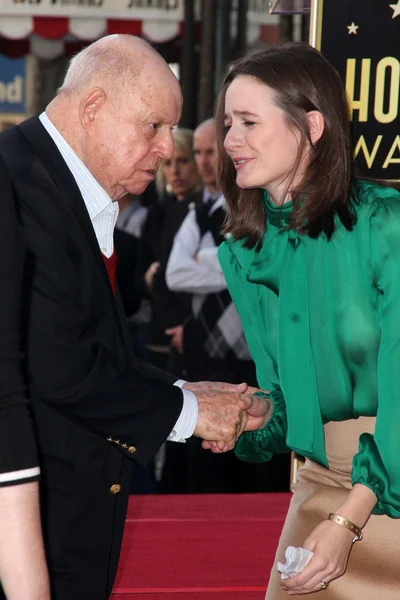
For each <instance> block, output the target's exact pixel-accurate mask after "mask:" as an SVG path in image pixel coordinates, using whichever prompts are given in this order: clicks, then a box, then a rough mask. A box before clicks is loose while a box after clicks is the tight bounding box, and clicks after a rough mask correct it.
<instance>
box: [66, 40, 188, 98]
mask: <svg viewBox="0 0 400 600" xmlns="http://www.w3.org/2000/svg"><path fill="white" fill-rule="evenodd" d="M149 68H150V69H151V70H152V71H154V72H156V73H159V74H161V76H162V77H164V79H167V80H168V83H169V84H170V85H172V86H178V82H177V80H176V77H175V76H174V74H173V73H172V71H171V70H170V69H169V67H168V65H167V63H166V62H165V61H164V59H163V58H162V57H161V56H160V55H159V54H158V52H156V51H155V50H154V48H152V47H151V46H150V44H148V43H147V42H145V41H144V40H142V39H141V38H138V37H135V36H133V35H124V34H118V35H108V36H105V37H103V38H101V39H100V40H98V41H96V42H94V43H93V44H90V46H87V47H86V48H84V49H83V50H82V51H81V52H79V53H78V54H77V55H76V56H74V58H73V59H72V60H71V62H70V65H69V67H68V70H67V73H66V75H65V79H64V82H63V84H62V86H61V88H60V89H59V94H68V95H79V94H80V93H82V92H84V91H85V90H87V89H88V88H90V87H93V86H99V87H102V88H103V89H106V90H113V94H117V92H119V94H118V95H122V94H125V92H126V88H127V87H129V86H132V84H133V83H134V82H136V81H137V80H138V79H139V78H140V77H141V76H143V74H145V76H146V77H147V76H148V73H149Z"/></svg>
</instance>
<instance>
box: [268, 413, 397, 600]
mask: <svg viewBox="0 0 400 600" xmlns="http://www.w3.org/2000/svg"><path fill="white" fill-rule="evenodd" d="M374 427H375V418H370V417H362V418H360V419H356V420H352V421H346V422H341V423H328V424H327V425H325V439H326V452H327V457H328V461H329V470H328V469H325V468H324V467H321V466H320V465H318V464H316V463H314V462H312V461H310V460H306V463H305V465H304V466H302V467H301V468H300V469H299V471H298V475H297V483H296V485H295V490H294V494H293V498H292V500H291V503H290V507H289V511H288V514H287V518H286V521H285V525H284V527H283V530H282V535H281V538H280V541H279V546H278V550H277V553H276V557H275V558H276V560H275V563H274V566H273V568H272V571H271V577H270V582H269V585H268V590H267V595H266V600H288V598H289V597H293V596H288V594H287V592H284V591H283V590H282V589H281V587H280V585H279V582H280V575H279V574H278V572H277V571H276V561H277V560H279V561H280V562H285V550H286V548H287V546H302V544H303V542H304V541H305V539H306V538H307V537H308V535H309V534H310V533H311V531H312V530H313V529H314V527H315V526H316V525H318V523H320V522H321V521H322V520H323V519H325V518H326V516H327V514H328V513H329V512H335V511H336V510H337V508H338V507H339V506H340V505H341V504H342V502H343V501H344V500H345V498H346V497H347V495H348V494H349V490H350V489H351V480H350V473H351V463H352V458H353V456H354V455H355V454H356V452H357V448H358V438H359V436H360V435H361V433H363V432H373V430H374ZM399 468H400V457H399ZM316 594H317V597H318V598H321V600H400V519H390V518H389V517H386V516H384V515H383V516H375V515H372V516H371V518H370V519H369V521H368V523H367V525H366V526H365V528H364V539H363V540H362V541H361V542H356V543H355V544H353V547H352V550H351V553H350V558H349V562H348V567H347V570H346V573H345V574H344V575H343V576H342V577H340V578H339V579H335V580H334V581H332V582H331V583H330V585H329V588H328V589H327V590H321V591H319V592H316ZM307 596H311V594H305V595H302V596H296V597H298V598H299V599H300V598H304V597H307ZM313 597H315V594H313Z"/></svg>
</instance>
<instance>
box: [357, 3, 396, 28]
mask: <svg viewBox="0 0 400 600" xmlns="http://www.w3.org/2000/svg"><path fill="white" fill-rule="evenodd" d="M399 2H400V0H399ZM359 27H360V26H359V25H356V24H355V23H354V21H353V22H352V24H351V25H347V29H348V30H349V35H351V34H352V33H354V35H357V29H358V28H359Z"/></svg>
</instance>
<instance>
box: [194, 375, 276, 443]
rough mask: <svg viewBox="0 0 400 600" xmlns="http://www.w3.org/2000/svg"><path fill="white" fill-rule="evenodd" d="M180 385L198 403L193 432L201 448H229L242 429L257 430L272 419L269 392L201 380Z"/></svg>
mask: <svg viewBox="0 0 400 600" xmlns="http://www.w3.org/2000/svg"><path fill="white" fill-rule="evenodd" d="M183 387H184V389H187V390H190V391H191V392H194V393H195V394H196V397H197V400H198V403H199V414H198V419H197V424H196V428H195V430H194V434H193V435H195V436H197V437H200V438H202V439H203V440H204V441H203V443H202V446H203V448H205V449H206V450H211V451H212V452H214V453H216V454H217V453H221V452H226V451H227V450H232V448H234V447H235V444H236V442H237V440H238V439H239V436H240V435H241V434H242V433H243V431H254V430H255V429H260V428H261V427H263V426H264V425H265V424H266V423H268V421H269V419H270V418H271V415H272V410H273V406H272V402H271V400H269V399H268V397H267V394H268V392H266V393H264V392H262V390H259V389H258V388H254V387H250V386H248V385H247V384H246V383H241V384H239V385H234V384H230V383H220V382H213V381H201V382H197V383H189V382H186V383H185V385H184V386H183Z"/></svg>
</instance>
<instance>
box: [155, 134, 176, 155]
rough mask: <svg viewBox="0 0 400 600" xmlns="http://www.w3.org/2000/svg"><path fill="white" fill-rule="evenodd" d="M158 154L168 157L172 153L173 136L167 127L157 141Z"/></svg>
mask: <svg viewBox="0 0 400 600" xmlns="http://www.w3.org/2000/svg"><path fill="white" fill-rule="evenodd" d="M158 154H159V155H160V157H161V158H166V159H170V158H172V157H173V155H174V138H173V137H172V131H171V130H170V129H169V130H168V131H167V132H166V133H165V134H164V136H163V138H162V139H161V140H160V141H159V143H158Z"/></svg>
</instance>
